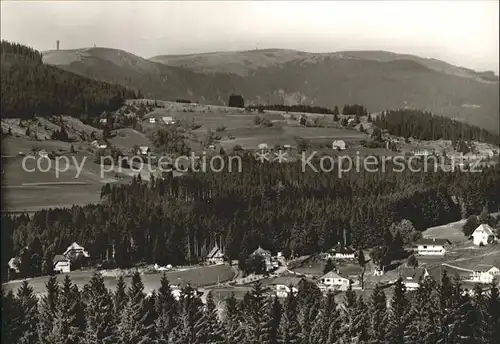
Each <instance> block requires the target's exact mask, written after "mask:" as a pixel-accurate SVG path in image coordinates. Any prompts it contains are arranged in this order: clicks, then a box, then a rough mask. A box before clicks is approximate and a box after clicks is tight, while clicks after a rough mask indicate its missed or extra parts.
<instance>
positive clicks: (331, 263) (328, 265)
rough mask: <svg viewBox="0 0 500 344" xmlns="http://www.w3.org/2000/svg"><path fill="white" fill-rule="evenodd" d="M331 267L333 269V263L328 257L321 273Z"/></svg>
mask: <svg viewBox="0 0 500 344" xmlns="http://www.w3.org/2000/svg"><path fill="white" fill-rule="evenodd" d="M333 269H335V265H334V264H333V261H332V259H331V258H328V259H327V261H326V264H325V267H324V268H323V275H324V274H326V273H328V272H330V271H332V270H333Z"/></svg>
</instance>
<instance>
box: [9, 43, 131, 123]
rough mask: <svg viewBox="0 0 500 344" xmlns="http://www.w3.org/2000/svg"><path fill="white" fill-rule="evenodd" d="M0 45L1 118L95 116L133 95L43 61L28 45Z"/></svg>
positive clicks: (113, 108) (117, 105) (121, 87)
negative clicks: (64, 115)
mask: <svg viewBox="0 0 500 344" xmlns="http://www.w3.org/2000/svg"><path fill="white" fill-rule="evenodd" d="M0 48H1V49H0V54H1V78H0V80H1V91H2V97H1V113H2V117H20V118H30V117H33V116H34V115H38V116H48V115H59V114H66V115H72V116H82V115H88V116H95V115H99V114H101V113H102V112H103V111H105V110H115V109H117V108H118V107H119V106H121V104H122V103H123V101H124V99H125V98H135V93H134V92H132V91H130V90H128V89H126V88H125V87H123V86H120V85H112V84H109V83H105V82H101V81H96V80H92V79H89V78H86V77H82V76H80V75H76V74H74V73H71V72H67V71H64V70H61V69H59V68H56V67H53V66H50V65H46V64H43V62H42V54H41V53H40V52H38V51H36V50H34V49H31V48H29V47H27V46H24V45H21V44H16V43H11V42H7V41H4V40H2V42H1V45H0Z"/></svg>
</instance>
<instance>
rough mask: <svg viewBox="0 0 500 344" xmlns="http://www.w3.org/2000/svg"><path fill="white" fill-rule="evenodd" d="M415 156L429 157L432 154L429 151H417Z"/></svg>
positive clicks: (414, 152)
mask: <svg viewBox="0 0 500 344" xmlns="http://www.w3.org/2000/svg"><path fill="white" fill-rule="evenodd" d="M413 155H415V156H428V155H431V152H430V151H428V150H427V149H424V150H416V151H413Z"/></svg>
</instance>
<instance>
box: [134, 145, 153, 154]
mask: <svg viewBox="0 0 500 344" xmlns="http://www.w3.org/2000/svg"><path fill="white" fill-rule="evenodd" d="M150 152H151V149H149V147H148V146H139V149H138V150H137V154H139V155H148V154H149V153H150Z"/></svg>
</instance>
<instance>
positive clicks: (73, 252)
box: [63, 242, 90, 260]
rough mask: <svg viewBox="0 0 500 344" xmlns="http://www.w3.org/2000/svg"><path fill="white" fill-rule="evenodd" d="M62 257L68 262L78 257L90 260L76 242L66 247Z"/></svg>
mask: <svg viewBox="0 0 500 344" xmlns="http://www.w3.org/2000/svg"><path fill="white" fill-rule="evenodd" d="M63 256H65V257H66V258H68V259H70V260H74V259H76V258H78V257H80V256H82V257H84V258H90V255H89V253H88V252H87V251H85V248H84V247H82V246H80V245H78V244H77V243H76V242H74V243H72V244H71V245H69V246H68V248H67V249H66V251H64V253H63Z"/></svg>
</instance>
